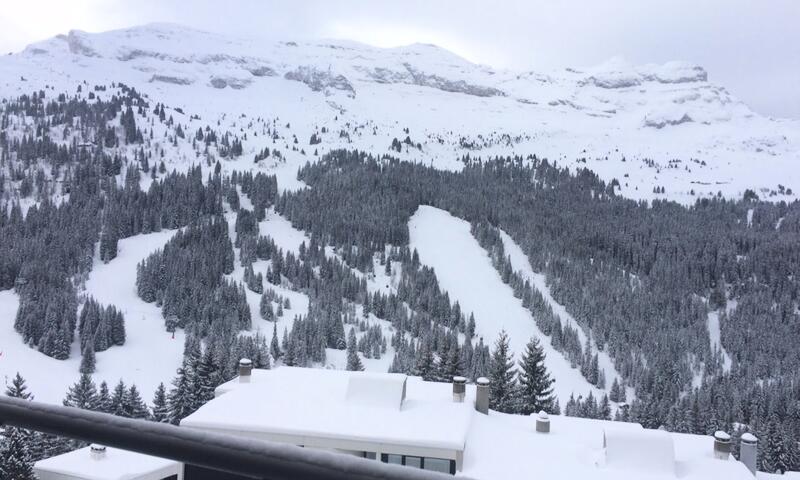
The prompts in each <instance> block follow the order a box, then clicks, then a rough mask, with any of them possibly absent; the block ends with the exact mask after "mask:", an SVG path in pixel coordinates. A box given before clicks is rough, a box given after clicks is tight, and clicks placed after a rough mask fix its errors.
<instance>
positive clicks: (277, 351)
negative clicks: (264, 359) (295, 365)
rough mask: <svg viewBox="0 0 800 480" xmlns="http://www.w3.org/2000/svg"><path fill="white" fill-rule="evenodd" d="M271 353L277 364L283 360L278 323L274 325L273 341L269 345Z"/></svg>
mask: <svg viewBox="0 0 800 480" xmlns="http://www.w3.org/2000/svg"><path fill="white" fill-rule="evenodd" d="M269 353H270V354H271V355H272V358H273V359H275V361H276V362H277V361H278V359H279V358H281V347H280V344H279V343H278V323H277V322H275V323H274V324H272V340H271V341H270V344H269Z"/></svg>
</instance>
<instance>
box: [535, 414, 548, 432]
mask: <svg viewBox="0 0 800 480" xmlns="http://www.w3.org/2000/svg"><path fill="white" fill-rule="evenodd" d="M533 415H534V414H533V413H532V414H531V416H533ZM536 433H550V417H549V416H548V415H547V412H545V411H544V410H542V411H540V412H539V413H538V414H536Z"/></svg>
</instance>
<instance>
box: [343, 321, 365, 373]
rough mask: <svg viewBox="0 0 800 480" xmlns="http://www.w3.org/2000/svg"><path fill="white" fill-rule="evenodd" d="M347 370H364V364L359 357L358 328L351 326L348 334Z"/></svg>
mask: <svg viewBox="0 0 800 480" xmlns="http://www.w3.org/2000/svg"><path fill="white" fill-rule="evenodd" d="M347 370H350V371H351V372H352V371H362V370H364V365H363V364H362V363H361V359H360V358H359V357H358V350H356V329H355V328H351V329H350V332H349V333H348V334H347Z"/></svg>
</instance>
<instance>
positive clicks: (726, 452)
mask: <svg viewBox="0 0 800 480" xmlns="http://www.w3.org/2000/svg"><path fill="white" fill-rule="evenodd" d="M730 456H731V436H730V435H728V432H723V431H722V430H717V431H716V432H714V458H717V459H719V460H727V459H728V457H730Z"/></svg>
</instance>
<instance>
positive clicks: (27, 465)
mask: <svg viewBox="0 0 800 480" xmlns="http://www.w3.org/2000/svg"><path fill="white" fill-rule="evenodd" d="M3 435H4V437H5V438H4V439H3V441H2V444H0V478H2V479H9V480H11V479H13V480H35V479H36V476H35V475H34V474H33V461H32V459H31V456H30V436H29V435H27V434H26V433H25V432H24V431H23V430H21V429H19V428H7V429H6V431H5V432H4V434H3Z"/></svg>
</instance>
